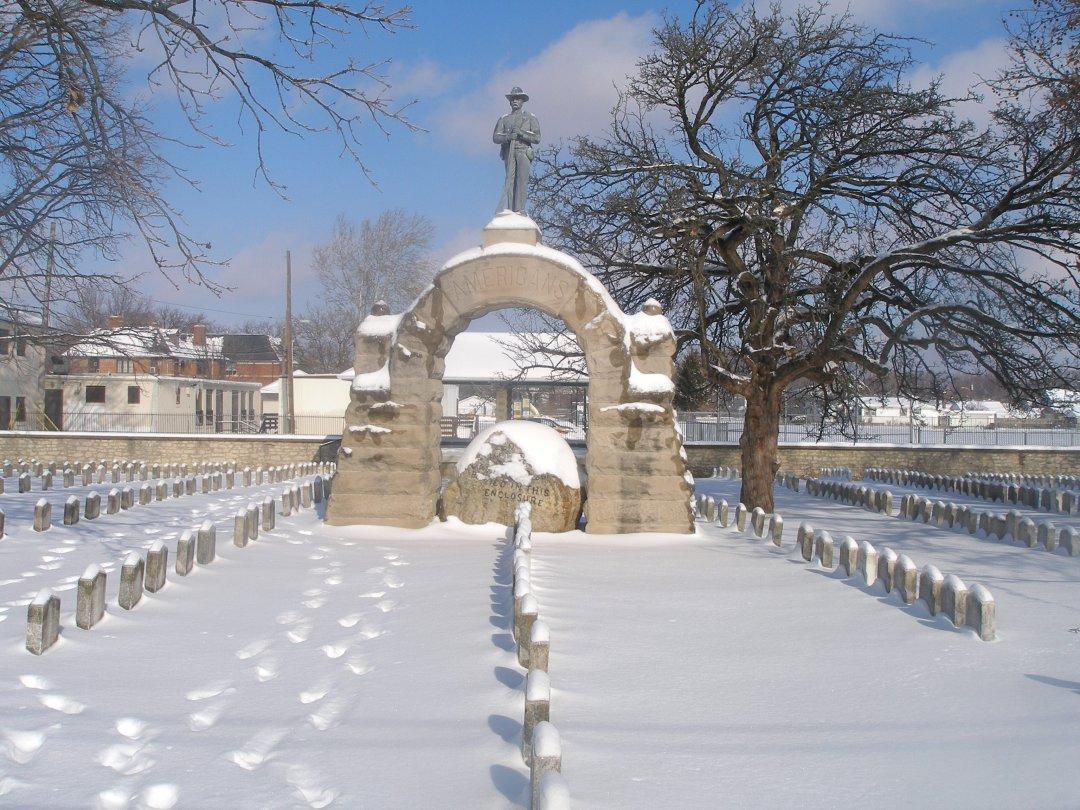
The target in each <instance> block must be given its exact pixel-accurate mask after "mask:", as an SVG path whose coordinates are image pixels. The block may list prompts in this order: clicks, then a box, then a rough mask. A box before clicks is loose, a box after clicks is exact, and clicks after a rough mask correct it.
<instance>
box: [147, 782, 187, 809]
mask: <svg viewBox="0 0 1080 810" xmlns="http://www.w3.org/2000/svg"><path fill="white" fill-rule="evenodd" d="M179 800H180V788H178V787H177V786H176V785H173V784H169V783H167V782H162V783H161V784H158V785H150V786H149V787H148V788H146V789H145V790H144V791H143V792H142V797H141V803H142V806H143V807H146V808H147V810H172V808H173V807H176V803H177V802H178V801H179Z"/></svg>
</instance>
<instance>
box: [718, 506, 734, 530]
mask: <svg viewBox="0 0 1080 810" xmlns="http://www.w3.org/2000/svg"><path fill="white" fill-rule="evenodd" d="M717 520H718V522H719V525H720V526H722V527H723V528H725V529H726V528H727V527H728V525H729V524H730V523H731V507H730V506H728V502H727V501H723V500H722V501H720V509H719V511H718V518H717Z"/></svg>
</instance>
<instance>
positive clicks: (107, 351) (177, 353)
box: [64, 326, 223, 360]
mask: <svg viewBox="0 0 1080 810" xmlns="http://www.w3.org/2000/svg"><path fill="white" fill-rule="evenodd" d="M64 354H65V355H67V356H68V357H172V358H175V359H178V360H217V359H221V358H222V357H223V355H222V354H221V349H220V347H214V346H212V345H210V344H209V343H208V344H207V345H206V346H198V345H196V344H195V341H194V339H193V338H192V336H191V335H190V334H187V333H184V332H181V331H180V330H179V329H164V328H162V327H160V326H123V327H120V328H119V329H95V330H93V331H92V332H90V333H89V334H88V335H85V336H84V337H83V338H82V339H81V340H80V341H79V342H78V343H76V344H74V345H73V346H72V347H71V348H70V349H68V350H67V351H66V352H64Z"/></svg>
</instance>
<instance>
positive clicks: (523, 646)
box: [515, 593, 540, 667]
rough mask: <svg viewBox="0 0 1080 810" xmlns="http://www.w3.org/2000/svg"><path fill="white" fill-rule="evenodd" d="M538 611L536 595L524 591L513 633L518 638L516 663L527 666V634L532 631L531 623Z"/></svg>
mask: <svg viewBox="0 0 1080 810" xmlns="http://www.w3.org/2000/svg"><path fill="white" fill-rule="evenodd" d="M539 612H540V606H539V605H538V604H537V603H536V597H535V596H533V595H532V594H531V593H526V594H525V595H524V596H523V597H522V598H521V611H520V613H519V614H518V620H517V623H516V630H517V632H516V633H515V636H516V638H517V639H518V649H517V658H518V663H519V664H520V665H521V666H523V667H527V666H528V665H529V646H528V641H529V636H530V635H531V633H532V626H533V623H534V622H535V621H536V616H537V614H538V613H539Z"/></svg>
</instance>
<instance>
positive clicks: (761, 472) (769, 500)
mask: <svg viewBox="0 0 1080 810" xmlns="http://www.w3.org/2000/svg"><path fill="white" fill-rule="evenodd" d="M779 434H780V397H779V395H778V394H776V393H775V392H773V391H772V390H771V388H770V387H768V386H764V385H762V386H755V387H754V389H753V391H752V393H751V394H750V396H748V397H747V398H746V416H745V417H744V419H743V433H742V439H740V441H739V447H740V450H741V452H742V492H741V493H740V494H739V500H740V501H742V502H743V503H744V504H745V505H746V507H747V508H748V509H753V508H754V507H755V506H760V507H761V508H762V509H764V510H765V511H766V512H772V511H773V476H774V475H776V470H777V467H778V462H777V442H778V439H779Z"/></svg>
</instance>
